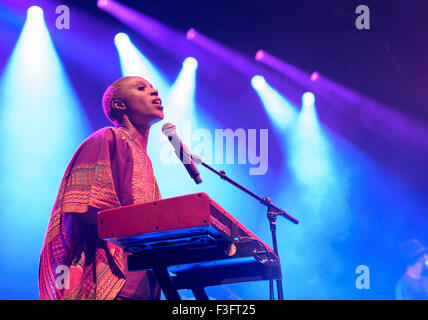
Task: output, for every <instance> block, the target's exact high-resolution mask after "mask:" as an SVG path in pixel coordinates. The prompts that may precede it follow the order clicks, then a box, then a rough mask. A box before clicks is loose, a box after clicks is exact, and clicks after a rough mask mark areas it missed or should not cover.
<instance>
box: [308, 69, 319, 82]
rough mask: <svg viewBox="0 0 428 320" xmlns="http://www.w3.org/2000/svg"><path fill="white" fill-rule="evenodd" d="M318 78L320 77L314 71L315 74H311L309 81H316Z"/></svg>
mask: <svg viewBox="0 0 428 320" xmlns="http://www.w3.org/2000/svg"><path fill="white" fill-rule="evenodd" d="M319 77H320V75H319V73H318V72H316V71H315V72H312V74H311V76H310V79H311V81H317V80H318V78H319Z"/></svg>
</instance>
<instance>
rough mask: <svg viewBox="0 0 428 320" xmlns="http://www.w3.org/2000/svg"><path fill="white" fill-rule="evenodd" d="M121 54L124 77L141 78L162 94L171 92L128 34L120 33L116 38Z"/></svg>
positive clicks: (165, 81) (166, 83)
mask: <svg viewBox="0 0 428 320" xmlns="http://www.w3.org/2000/svg"><path fill="white" fill-rule="evenodd" d="M114 44H115V45H116V48H117V51H118V53H119V59H120V66H121V69H122V75H123V76H139V77H142V78H144V79H147V80H148V81H149V82H150V83H151V84H152V85H153V87H155V88H156V89H157V90H159V92H160V93H161V94H165V93H166V92H168V90H169V84H168V81H167V80H166V79H165V77H164V75H163V74H162V73H161V72H160V71H159V70H158V69H157V68H156V67H155V66H154V65H153V64H152V63H151V62H150V60H149V59H147V58H146V57H145V56H144V55H143V54H142V53H141V51H140V50H139V49H138V48H137V47H136V46H135V45H134V43H133V42H132V41H131V39H130V38H129V36H128V35H127V34H126V33H123V32H120V33H118V34H116V36H115V37H114Z"/></svg>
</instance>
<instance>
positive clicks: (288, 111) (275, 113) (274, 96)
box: [251, 75, 296, 131]
mask: <svg viewBox="0 0 428 320" xmlns="http://www.w3.org/2000/svg"><path fill="white" fill-rule="evenodd" d="M251 85H252V86H253V88H254V90H255V91H256V92H257V94H258V96H259V98H260V100H261V101H262V103H263V106H264V108H265V109H266V111H267V114H268V116H269V118H270V119H271V121H272V123H273V124H274V125H275V127H276V129H277V130H279V131H282V130H284V129H285V128H287V127H288V125H289V124H290V123H291V122H292V120H293V119H295V117H296V111H295V110H296V108H295V107H294V106H293V105H292V104H291V103H290V102H289V101H288V100H287V99H286V98H285V97H284V96H282V95H281V94H280V93H279V92H278V91H277V90H275V89H274V88H272V87H271V86H270V85H269V83H267V82H266V80H265V78H264V77H263V76H260V75H257V76H254V77H253V78H252V79H251Z"/></svg>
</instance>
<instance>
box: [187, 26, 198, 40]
mask: <svg viewBox="0 0 428 320" xmlns="http://www.w3.org/2000/svg"><path fill="white" fill-rule="evenodd" d="M195 37H196V30H195V29H193V28H190V29H189V30H188V31H187V32H186V39H187V40H192V39H194V38H195Z"/></svg>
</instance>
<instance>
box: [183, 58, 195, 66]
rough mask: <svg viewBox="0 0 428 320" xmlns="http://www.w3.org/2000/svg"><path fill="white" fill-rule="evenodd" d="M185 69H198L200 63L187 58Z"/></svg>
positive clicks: (184, 64)
mask: <svg viewBox="0 0 428 320" xmlns="http://www.w3.org/2000/svg"><path fill="white" fill-rule="evenodd" d="M183 67H188V68H191V69H196V68H197V67H198V61H197V60H196V59H195V58H193V57H187V58H186V59H184V61H183Z"/></svg>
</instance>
